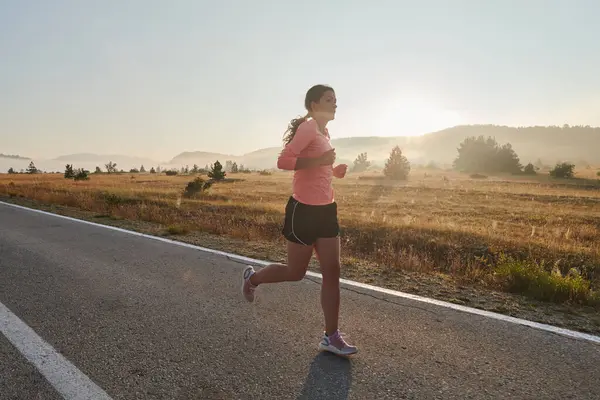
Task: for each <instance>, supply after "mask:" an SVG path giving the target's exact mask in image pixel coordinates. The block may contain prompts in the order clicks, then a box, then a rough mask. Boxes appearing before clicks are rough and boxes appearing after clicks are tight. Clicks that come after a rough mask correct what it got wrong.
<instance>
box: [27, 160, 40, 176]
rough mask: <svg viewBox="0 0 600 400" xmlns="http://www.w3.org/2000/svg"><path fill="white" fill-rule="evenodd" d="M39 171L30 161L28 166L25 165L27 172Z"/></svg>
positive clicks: (35, 172)
mask: <svg viewBox="0 0 600 400" xmlns="http://www.w3.org/2000/svg"><path fill="white" fill-rule="evenodd" d="M38 172H39V171H38V169H37V168H36V166H35V164H34V163H33V161H32V162H30V163H29V167H27V173H28V174H37V173H38Z"/></svg>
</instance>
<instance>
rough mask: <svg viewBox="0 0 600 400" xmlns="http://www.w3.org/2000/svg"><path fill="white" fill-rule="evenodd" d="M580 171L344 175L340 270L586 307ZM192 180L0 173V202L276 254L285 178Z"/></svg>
mask: <svg viewBox="0 0 600 400" xmlns="http://www.w3.org/2000/svg"><path fill="white" fill-rule="evenodd" d="M585 173H586V171H583V172H579V171H578V176H580V178H579V179H571V180H552V179H550V178H549V177H548V176H547V175H538V176H533V177H521V176H520V177H510V176H509V177H488V178H484V179H472V178H470V177H469V176H467V175H462V174H458V173H455V172H448V171H441V170H437V171H432V170H414V171H412V172H411V176H410V179H409V180H408V181H406V182H390V181H386V180H383V179H381V178H380V177H379V175H378V174H377V173H367V174H361V175H354V174H349V175H348V176H347V177H346V178H345V179H343V180H336V181H335V190H336V199H337V201H338V203H339V212H340V223H341V226H342V235H343V236H342V241H343V254H344V257H343V261H344V264H345V265H347V266H348V268H349V269H350V270H351V271H352V273H351V274H349V275H348V274H347V276H351V277H352V278H357V279H361V280H363V281H366V282H376V283H378V284H380V283H381V280H384V281H385V280H392V279H400V278H398V276H399V275H398V274H397V273H402V274H405V275H402V276H406V274H407V273H410V274H413V275H414V274H416V276H423V277H427V276H429V277H432V276H436V277H438V278H439V277H440V276H441V277H443V278H441V279H443V280H444V281H448V282H452V283H453V284H457V285H471V286H473V287H477V288H481V289H483V290H488V291H489V290H492V291H498V292H505V293H518V294H519V295H520V296H521V297H525V298H528V299H531V300H533V299H535V300H537V301H542V302H549V303H555V304H568V305H576V306H577V307H584V306H587V307H591V308H594V309H596V310H597V308H598V305H599V303H600V302H599V299H600V297H599V296H598V292H597V291H596V290H597V289H598V288H599V286H600V183H599V182H598V179H597V176H596V172H595V170H589V171H587V173H588V175H589V176H587V177H586V176H583V177H581V175H583V174H585ZM586 178H587V179H586ZM192 179H193V176H165V175H154V174H110V175H107V174H98V175H96V174H92V175H90V180H88V181H79V182H74V181H73V180H67V179H64V178H63V177H62V175H60V174H34V175H26V174H15V175H6V174H3V175H0V197H1V198H2V199H4V200H9V201H16V202H19V200H29V201H31V200H33V201H35V203H36V204H38V205H40V206H42V205H45V206H49V205H57V206H66V207H68V208H69V209H72V210H80V211H82V212H88V213H89V214H90V215H93V218H94V219H96V220H99V221H102V220H103V219H104V220H113V221H116V220H121V221H138V222H140V223H149V224H152V226H153V227H154V228H153V229H154V230H153V232H155V233H160V234H164V235H172V236H177V237H179V238H181V237H185V236H186V235H193V234H194V233H199V234H203V235H211V236H213V237H221V238H223V239H226V240H230V241H237V242H236V243H243V242H257V241H258V242H261V243H262V247H261V248H262V250H261V251H262V254H256V252H254V254H251V255H253V256H262V258H269V257H271V258H270V259H273V258H274V256H273V255H278V256H281V254H282V253H281V250H282V249H283V245H284V242H283V239H282V237H281V235H280V230H281V223H282V218H283V211H284V207H285V202H286V201H287V198H288V197H289V195H290V188H291V174H289V173H284V172H276V173H273V174H272V175H261V174H258V173H251V174H229V175H228V180H227V181H225V182H218V183H215V184H214V185H213V186H212V187H211V188H210V190H209V191H208V192H207V193H204V194H201V195H198V196H196V197H194V198H186V197H183V196H182V192H183V190H184V188H185V186H186V185H187V183H188V182H189V181H191V180H192ZM239 250H240V251H243V250H242V249H241V248H239ZM360 265H363V267H357V266H360ZM364 265H368V267H365V266H364ZM373 276H377V279H375V278H373ZM393 276H396V278H393ZM392 286H394V285H392Z"/></svg>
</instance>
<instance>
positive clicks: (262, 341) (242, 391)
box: [0, 204, 600, 400]
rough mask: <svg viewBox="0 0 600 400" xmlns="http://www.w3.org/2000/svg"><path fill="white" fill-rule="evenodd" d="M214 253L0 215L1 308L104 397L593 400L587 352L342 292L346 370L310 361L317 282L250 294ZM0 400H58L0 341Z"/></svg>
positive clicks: (594, 382) (20, 214)
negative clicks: (250, 299) (352, 352)
mask: <svg viewBox="0 0 600 400" xmlns="http://www.w3.org/2000/svg"><path fill="white" fill-rule="evenodd" d="M242 268H243V265H240V264H237V263H234V262H232V261H229V260H226V259H224V258H222V257H220V256H218V255H211V254H207V253H203V252H201V251H198V250H194V249H190V248H186V247H181V246H175V245H172V244H168V243H164V242H159V241H155V240H151V239H147V238H143V237H138V236H134V235H129V234H126V233H122V232H115V231H111V230H108V229H103V228H99V227H94V226H89V225H85V224H81V223H77V222H72V221H68V220H64V219H59V218H55V217H51V216H46V215H40V214H37V213H33V212H29V211H24V210H19V209H15V208H12V207H8V206H5V205H1V204H0V303H3V304H4V305H5V306H6V307H8V308H9V309H10V310H11V311H12V312H13V313H14V314H16V315H17V316H18V317H19V318H20V319H21V320H23V321H24V322H25V323H26V324H27V325H29V327H31V328H32V329H33V330H35V332H36V333H37V334H38V335H39V336H41V337H42V338H43V339H44V340H46V341H47V342H48V343H50V344H51V345H52V346H53V347H54V348H55V349H56V350H57V351H58V352H60V353H61V354H62V355H63V356H64V357H66V358H67V359H68V360H69V361H70V362H72V363H73V364H74V365H75V366H76V367H77V368H78V369H79V370H80V371H81V372H83V373H84V374H85V375H87V376H88V377H89V378H90V379H91V380H93V381H94V382H95V383H96V384H97V385H98V386H100V387H101V388H102V389H104V390H105V391H106V392H107V393H108V394H109V395H110V396H111V397H112V398H113V399H378V400H379V399H404V398H406V399H593V398H600V385H598V382H599V381H600V371H599V369H598V365H600V351H599V350H600V347H599V346H598V345H596V344H593V343H590V342H586V341H580V340H575V339H571V338H565V337H563V336H559V335H556V334H552V333H548V332H544V331H540V330H536V329H532V328H528V327H524V326H520V325H515V324H511V323H509V322H504V321H498V320H493V319H489V318H485V317H482V316H476V315H470V314H466V313H461V312H457V311H454V310H450V309H446V308H442V307H438V306H434V305H428V304H423V303H419V302H415V301H412V300H407V299H400V298H395V297H392V296H389V295H384V294H373V293H371V295H366V294H364V293H361V292H360V291H358V292H355V291H351V290H343V292H342V296H343V298H342V321H341V328H342V331H343V332H345V333H347V334H348V335H349V340H351V341H352V342H353V343H356V344H357V345H358V346H359V349H360V353H359V354H358V355H356V356H354V357H353V358H352V359H350V360H347V359H343V358H339V357H335V356H332V355H327V354H319V353H318V350H317V345H318V342H319V339H320V335H321V330H322V316H321V309H320V303H319V285H318V283H315V282H313V281H311V280H304V281H302V282H297V283H285V284H279V285H271V286H264V287H261V288H260V291H259V293H258V296H259V297H258V299H257V302H256V303H255V304H248V303H246V302H245V301H243V298H242V297H241V294H240V293H239V283H240V281H239V278H240V273H241V270H242ZM0 357H1V362H0V374H1V375H0V391H1V392H0V399H38V398H42V399H55V398H60V397H59V396H58V395H57V394H56V393H55V392H54V391H53V388H52V387H51V386H50V385H49V384H48V383H47V382H46V381H45V380H44V378H43V377H42V376H40V374H39V373H37V371H36V370H35V368H34V367H33V366H32V365H30V364H29V363H28V362H27V360H26V359H25V358H23V357H22V356H21V355H20V354H19V353H18V352H17V351H16V349H15V348H14V347H13V346H12V345H11V344H10V343H9V342H8V341H7V340H6V339H5V338H4V337H3V336H2V335H1V334H0Z"/></svg>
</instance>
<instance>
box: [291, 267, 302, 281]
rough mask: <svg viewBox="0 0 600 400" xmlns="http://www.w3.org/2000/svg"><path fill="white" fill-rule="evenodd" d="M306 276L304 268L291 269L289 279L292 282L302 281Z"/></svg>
mask: <svg viewBox="0 0 600 400" xmlns="http://www.w3.org/2000/svg"><path fill="white" fill-rule="evenodd" d="M305 275H306V269H302V268H290V272H289V279H290V281H301V280H302V279H304V276H305Z"/></svg>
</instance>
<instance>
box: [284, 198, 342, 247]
mask: <svg viewBox="0 0 600 400" xmlns="http://www.w3.org/2000/svg"><path fill="white" fill-rule="evenodd" d="M282 233H283V236H285V238H286V239H287V240H289V241H291V242H294V243H299V244H303V245H306V246H312V245H313V244H314V243H315V242H316V241H317V239H320V238H334V237H337V236H339V234H340V227H339V223H338V217H337V204H336V203H335V202H334V203H331V204H327V205H322V206H321V205H320V206H313V205H308V204H303V203H300V202H299V201H297V200H296V199H294V198H293V197H290V199H289V201H288V203H287V205H286V207H285V221H284V225H283V231H282Z"/></svg>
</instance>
